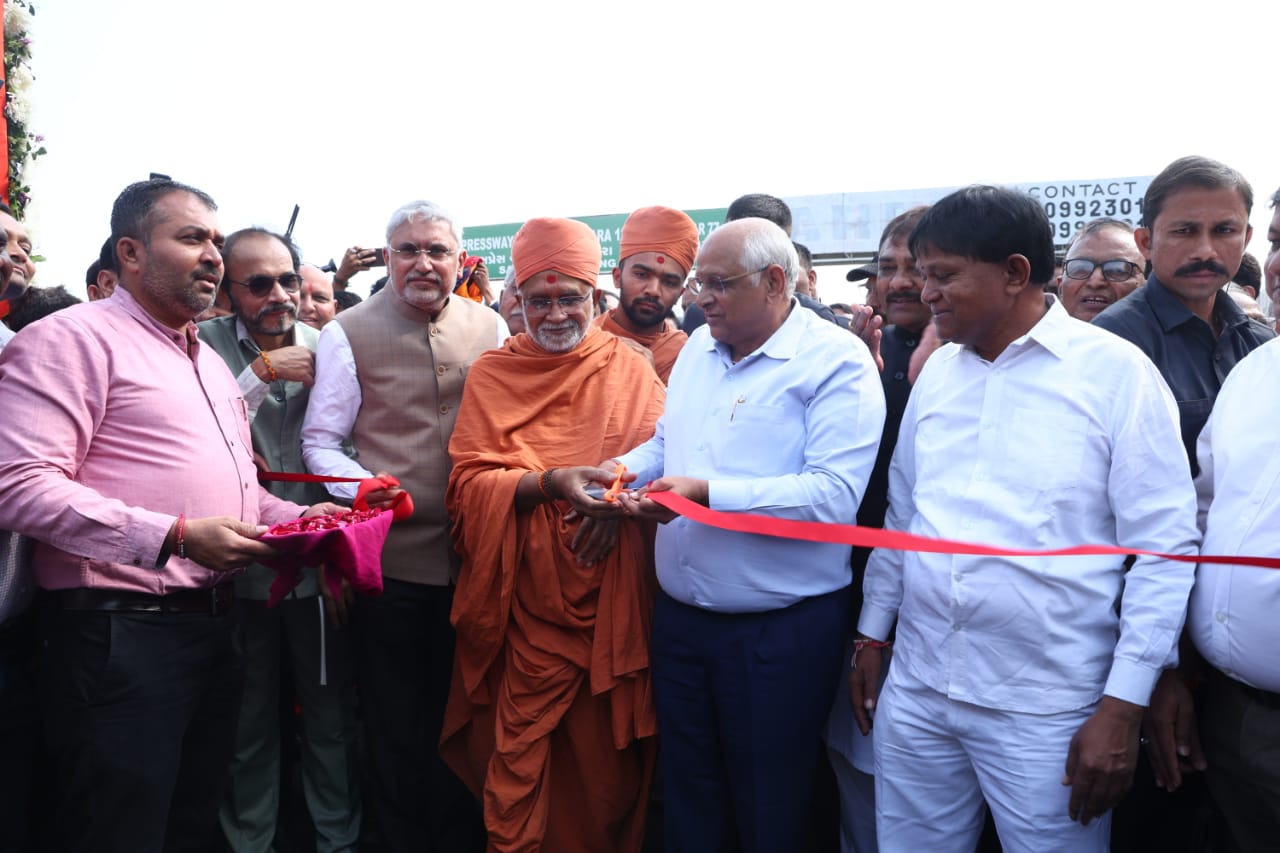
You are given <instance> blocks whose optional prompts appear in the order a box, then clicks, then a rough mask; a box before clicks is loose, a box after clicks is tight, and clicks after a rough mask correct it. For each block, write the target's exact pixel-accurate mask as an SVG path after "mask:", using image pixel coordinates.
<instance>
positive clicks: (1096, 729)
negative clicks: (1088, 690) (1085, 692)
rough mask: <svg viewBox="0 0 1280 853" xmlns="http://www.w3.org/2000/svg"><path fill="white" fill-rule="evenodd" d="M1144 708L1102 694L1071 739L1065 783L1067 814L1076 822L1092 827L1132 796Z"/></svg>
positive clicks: (1063, 779)
mask: <svg viewBox="0 0 1280 853" xmlns="http://www.w3.org/2000/svg"><path fill="white" fill-rule="evenodd" d="M1143 710H1144V709H1143V707H1142V706H1141V705H1135V704H1133V703H1132V702H1125V701H1123V700H1121V699H1116V698H1115V697H1114V696H1103V697H1102V701H1101V702H1099V703H1098V707H1097V709H1096V710H1095V711H1094V712H1093V715H1092V716H1091V717H1089V719H1087V720H1085V722H1084V725H1082V726H1081V727H1080V728H1079V730H1078V731H1076V733H1075V735H1074V736H1073V737H1072V738H1071V746H1070V747H1069V748H1068V750H1067V767H1066V770H1067V772H1066V775H1064V776H1063V777H1062V784H1063V785H1069V786H1070V787H1071V799H1070V801H1069V802H1068V803H1067V814H1068V815H1069V816H1070V818H1071V819H1072V820H1075V821H1079V822H1080V823H1082V824H1084V825H1085V826H1088V824H1089V821H1091V820H1093V819H1094V818H1097V817H1101V816H1102V815H1104V814H1106V813H1107V811H1108V810H1110V809H1111V808H1112V807H1113V806H1115V804H1116V803H1118V802H1120V798H1121V797H1123V796H1124V795H1125V793H1127V792H1128V790H1129V787H1130V786H1131V785H1132V784H1133V770H1134V768H1135V767H1137V765H1138V729H1139V727H1140V726H1141V724H1142V714H1143Z"/></svg>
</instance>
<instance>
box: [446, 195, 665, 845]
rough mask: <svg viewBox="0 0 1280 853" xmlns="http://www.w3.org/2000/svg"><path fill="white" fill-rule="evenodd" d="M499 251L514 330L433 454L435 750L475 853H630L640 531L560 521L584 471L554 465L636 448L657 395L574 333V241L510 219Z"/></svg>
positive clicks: (589, 285)
mask: <svg viewBox="0 0 1280 853" xmlns="http://www.w3.org/2000/svg"><path fill="white" fill-rule="evenodd" d="M511 255H512V260H513V262H514V264H515V269H516V275H517V281H519V288H520V296H521V300H522V302H523V304H524V313H525V322H526V324H527V326H528V334H524V335H517V336H515V337H513V338H510V339H509V340H508V341H507V343H506V345H505V346H504V347H503V348H502V349H500V350H494V351H491V352H489V353H486V354H485V355H484V356H482V357H481V358H480V359H479V360H477V361H476V362H475V364H474V365H472V367H471V371H470V373H469V375H468V377H467V385H466V391H465V393H464V396H463V400H462V406H461V409H460V411H459V413H458V422H457V425H456V426H455V427H454V431H453V437H452V439H451V440H450V443H449V453H450V455H451V456H452V457H453V463H454V467H453V473H452V475H451V476H450V478H449V488H448V492H447V493H446V495H445V502H446V506H447V508H448V511H449V516H450V517H451V518H453V519H454V525H453V537H454V544H455V546H456V548H457V551H458V553H459V555H460V556H461V558H462V568H461V571H460V572H459V577H458V586H457V590H456V592H455V595H454V603H453V613H452V617H453V622H454V625H455V626H456V628H457V637H458V639H457V651H456V656H455V659H454V673H453V675H454V677H453V686H452V688H451V690H450V694H449V706H448V710H447V711H446V715H445V726H444V733H443V737H442V740H441V754H442V755H443V756H444V758H445V760H446V761H447V762H448V763H449V765H450V766H451V767H452V768H453V769H454V771H455V772H456V773H457V774H458V775H459V776H460V777H461V778H462V779H463V780H464V781H466V782H467V784H468V785H469V786H470V787H471V789H472V791H474V792H475V793H476V794H477V796H480V797H481V799H482V800H483V803H484V817H485V826H486V829H487V830H488V833H489V849H490V850H492V851H532V850H554V851H557V853H573V851H584V853H586V851H600V850H609V851H619V853H622V851H638V850H639V849H640V844H641V840H642V834H643V828H644V816H645V805H646V803H647V802H648V787H649V781H650V778H651V774H652V768H653V755H654V751H653V739H652V735H653V734H654V732H655V729H656V719H655V715H654V710H653V702H652V696H651V688H650V678H649V625H650V616H651V609H652V601H653V591H652V587H651V583H652V578H653V560H652V548H651V540H652V535H653V528H652V526H651V525H649V524H648V523H637V522H636V521H634V520H630V519H625V520H619V519H620V515H619V514H618V513H617V512H616V511H614V512H606V511H605V510H608V509H612V505H611V504H608V503H605V502H603V501H598V502H594V503H596V504H597V505H598V508H599V509H600V510H601V517H599V518H591V517H584V516H583V515H582V514H581V513H578V512H573V511H571V510H570V506H569V504H568V503H567V502H566V498H567V497H569V496H570V495H571V494H573V495H574V496H575V497H578V496H579V495H578V494H576V493H578V492H579V491H580V489H579V486H580V484H581V482H582V480H583V479H584V477H583V474H582V472H583V471H584V470H587V469H576V468H566V467H563V466H572V465H574V464H575V463H576V462H582V461H587V462H595V461H596V460H600V459H608V458H611V457H613V456H616V455H618V454H620V453H622V452H623V451H625V450H627V449H629V448H630V447H632V446H634V445H635V444H636V443H637V442H642V441H644V440H646V439H647V438H648V437H649V436H651V435H652V434H653V430H654V425H655V423H656V422H657V419H658V417H659V415H660V414H661V413H662V406H663V402H664V400H665V396H666V395H665V392H664V389H663V385H662V383H661V381H660V380H659V379H658V377H657V375H656V374H655V373H654V372H653V370H652V368H651V367H650V366H649V364H648V362H647V361H646V360H645V359H644V358H643V357H642V356H641V355H639V354H638V353H636V352H635V351H633V350H632V349H631V347H630V346H628V345H627V344H626V343H624V342H623V341H622V340H620V339H619V338H617V337H615V336H614V335H610V334H606V333H604V332H602V331H601V330H599V329H597V328H595V327H593V326H592V323H591V320H592V305H593V304H594V297H595V282H596V278H597V274H598V270H599V267H600V244H599V242H597V240H596V237H595V234H594V232H593V231H592V230H591V229H590V228H588V227H587V226H586V225H584V224H582V223H580V222H574V221H572V220H566V219H533V220H530V221H529V222H527V223H525V225H524V227H523V228H521V229H520V231H519V233H517V234H516V237H515V240H514V242H513V243H512V248H511ZM584 426H585V427H586V428H585V429H584ZM589 470H590V471H592V472H596V474H597V476H595V477H594V479H602V478H601V477H600V476H598V472H597V471H596V469H589Z"/></svg>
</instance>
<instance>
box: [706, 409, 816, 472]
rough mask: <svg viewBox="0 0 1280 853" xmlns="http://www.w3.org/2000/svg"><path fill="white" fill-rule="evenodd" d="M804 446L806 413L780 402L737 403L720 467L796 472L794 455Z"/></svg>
mask: <svg viewBox="0 0 1280 853" xmlns="http://www.w3.org/2000/svg"><path fill="white" fill-rule="evenodd" d="M803 447H804V415H803V413H788V411H787V408H786V407H785V406H780V405H769V404H764V403H746V402H740V403H734V404H733V406H732V411H731V413H730V415H729V421H728V423H727V424H725V438H724V442H723V444H722V445H721V447H720V452H719V454H718V456H719V462H720V464H719V465H717V467H718V468H722V469H723V470H724V471H725V475H726V476H753V477H767V476H772V475H776V474H780V473H795V472H796V470H797V469H796V467H795V458H796V456H797V454H799V453H800V452H801V451H802V449H803Z"/></svg>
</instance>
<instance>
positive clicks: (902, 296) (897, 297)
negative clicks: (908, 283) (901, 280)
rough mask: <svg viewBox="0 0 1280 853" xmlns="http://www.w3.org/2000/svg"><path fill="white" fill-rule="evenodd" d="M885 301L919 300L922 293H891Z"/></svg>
mask: <svg viewBox="0 0 1280 853" xmlns="http://www.w3.org/2000/svg"><path fill="white" fill-rule="evenodd" d="M884 301H885V302H919V301H920V294H918V293H912V292H910V291H906V292H903V293H890V294H889V295H888V296H886V297H885V298H884Z"/></svg>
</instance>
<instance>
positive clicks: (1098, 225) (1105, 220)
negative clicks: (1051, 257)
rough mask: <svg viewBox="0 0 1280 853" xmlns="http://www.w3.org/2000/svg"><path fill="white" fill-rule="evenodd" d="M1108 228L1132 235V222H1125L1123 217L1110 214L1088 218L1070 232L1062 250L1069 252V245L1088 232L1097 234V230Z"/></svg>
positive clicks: (1087, 234) (1088, 233)
mask: <svg viewBox="0 0 1280 853" xmlns="http://www.w3.org/2000/svg"><path fill="white" fill-rule="evenodd" d="M1108 228H1114V229H1115V230H1117V231H1123V232H1124V233H1126V234H1128V235H1129V236H1131V237H1132V236H1133V225H1132V224H1130V223H1128V222H1125V221H1124V220H1123V219H1113V218H1112V217H1110V216H1099V217H1098V218H1097V219H1090V220H1089V221H1088V222H1086V223H1085V224H1084V225H1081V226H1080V227H1079V228H1078V229H1076V233H1074V234H1072V235H1071V239H1070V240H1068V241H1067V248H1066V249H1065V250H1064V251H1066V252H1070V251H1071V247H1072V246H1074V245H1075V244H1076V243H1077V242H1079V240H1080V238H1082V237H1087V236H1089V235H1090V234H1097V233H1098V232H1100V231H1105V230H1107V229H1108ZM1137 245H1138V244H1137V243H1134V248H1137Z"/></svg>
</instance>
